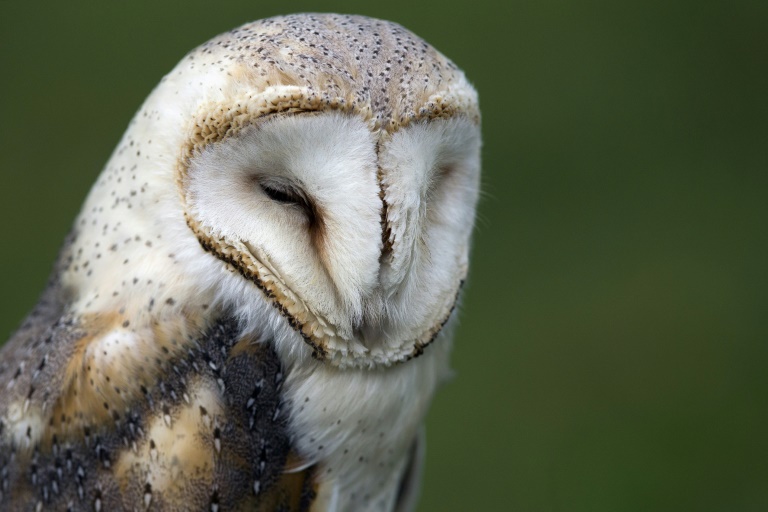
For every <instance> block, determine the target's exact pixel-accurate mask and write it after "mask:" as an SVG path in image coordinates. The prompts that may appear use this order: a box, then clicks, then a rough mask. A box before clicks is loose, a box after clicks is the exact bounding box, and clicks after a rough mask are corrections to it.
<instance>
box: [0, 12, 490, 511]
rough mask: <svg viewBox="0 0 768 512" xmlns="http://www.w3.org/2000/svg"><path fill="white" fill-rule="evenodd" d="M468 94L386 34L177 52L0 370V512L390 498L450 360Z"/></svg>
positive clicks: (327, 34) (408, 42)
mask: <svg viewBox="0 0 768 512" xmlns="http://www.w3.org/2000/svg"><path fill="white" fill-rule="evenodd" d="M479 122H480V114H479V108H478V102H477V94H476V92H475V90H474V89H473V88H472V86H471V85H470V84H469V82H468V81H467V79H466V78H465V76H464V74H463V73H462V71H461V70H459V69H458V68H457V67H456V65H454V64H453V63H452V62H451V61H449V60H448V59H447V58H446V57H444V56H443V55H442V54H440V53H439V52H437V51H436V50H435V49H434V48H432V47H431V46H430V45H428V44H427V43H426V42H424V41H423V40H421V39H419V38H418V37H417V36H415V35H414V34H412V33H410V32H409V31H407V30H406V29H404V28H402V27H401V26H399V25H396V24H394V23H390V22H387V21H380V20H375V19H370V18H365V17H360V16H342V15H332V14H302V15H291V16H285V17H277V18H271V19H266V20H262V21H257V22H254V23H249V24H246V25H244V26H242V27H240V28H237V29H235V30H232V31H231V32H228V33H225V34H222V35H220V36H218V37H216V38H214V39H212V40H211V41H209V42H207V43H205V44H204V45H202V46H201V47H199V48H197V49H196V50H193V51H192V52H191V53H189V54H188V55H187V56H186V57H185V58H184V59H183V60H182V61H181V62H180V63H179V64H178V65H177V67H176V68H175V69H174V70H172V71H171V73H170V74H168V75H167V76H166V77H165V78H163V80H162V81H161V82H160V84H159V85H158V86H157V87H156V89H155V90H154V91H153V92H152V94H151V95H150V96H149V98H148V99H147V100H146V102H145V103H144V104H143V106H142V107H141V108H140V109H139V111H138V113H137V114H136V116H135V117H134V119H133V120H132V121H131V122H130V125H129V127H128V129H127V131H126V133H125V135H124V136H123V138H122V140H121V141H120V142H119V144H118V146H117V148H116V149H115V151H114V153H113V155H112V156H111V158H110V160H109V161H108V163H107V164H106V167H105V168H104V170H103V172H102V174H101V175H100V176H99V178H98V180H97V182H96V183H95V185H94V186H93V188H92V190H91V192H90V194H89V195H88V197H87V199H86V201H85V204H84V206H83V208H82V211H81V213H80V214H79V216H78V218H77V219H76V221H75V224H74V227H73V229H72V231H71V233H70V235H69V236H68V238H67V239H66V241H65V243H64V246H63V249H62V251H61V254H60V257H59V259H58V261H57V263H56V265H55V269H54V272H53V274H52V278H51V279H50V282H49V285H48V287H47V289H46V290H45V292H44V293H43V295H42V297H41V299H40V302H39V304H38V305H37V306H36V307H35V308H34V310H33V311H32V312H31V314H30V315H29V317H28V318H27V319H26V321H25V322H24V323H23V324H22V326H21V327H20V329H19V330H18V332H16V333H15V334H14V335H13V336H12V338H11V339H10V340H9V341H8V342H7V343H6V344H5V346H4V347H3V348H2V357H1V359H0V389H2V391H1V392H0V393H1V394H0V509H2V510H30V511H32V510H88V511H97V512H98V511H100V510H105V511H106V510H110V511H114V510H210V511H227V510H245V509H248V510H259V511H267V510H291V511H294V510H312V511H321V510H323V511H389V510H397V511H402V510H412V509H413V507H414V503H415V500H416V494H417V491H418V481H419V477H420V471H421V465H422V454H423V446H424V445H423V443H424V439H423V434H422V433H421V432H422V424H423V421H424V416H425V413H426V411H427V408H428V406H429V403H430V401H431V399H432V397H433V394H434V392H435V389H436V387H438V385H439V384H440V383H441V381H443V380H444V379H445V377H446V375H447V374H448V373H449V370H448V367H449V351H450V345H451V339H450V338H451V336H450V330H451V326H452V325H453V324H454V317H455V314H454V313H453V312H454V309H455V305H456V302H457V300H458V298H459V294H460V290H461V287H462V283H463V282H464V279H465V277H466V274H467V266H468V257H469V256H468V255H469V243H470V235H471V230H472V225H473V219H474V212H475V207H476V202H477V196H478V188H479V185H478V182H479V173H480V163H479V162H480V156H479V155H480V130H479Z"/></svg>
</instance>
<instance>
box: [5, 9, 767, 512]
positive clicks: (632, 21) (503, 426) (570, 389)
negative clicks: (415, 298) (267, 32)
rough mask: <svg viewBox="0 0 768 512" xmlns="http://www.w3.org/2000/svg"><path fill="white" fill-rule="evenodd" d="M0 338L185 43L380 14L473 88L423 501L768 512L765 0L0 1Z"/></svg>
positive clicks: (452, 505) (489, 506)
mask: <svg viewBox="0 0 768 512" xmlns="http://www.w3.org/2000/svg"><path fill="white" fill-rule="evenodd" d="M0 7H1V8H2V15H1V17H0V76H1V77H2V78H1V79H0V80H1V83H2V89H1V90H0V102H1V103H0V107H1V112H2V115H1V116H0V148H1V150H0V173H2V174H0V176H2V185H0V218H1V219H2V226H3V233H4V235H3V242H2V243H3V250H2V254H0V283H2V293H1V294H0V304H1V305H2V314H0V333H2V336H3V337H5V336H7V335H8V334H10V332H11V331H12V330H13V329H14V328H15V327H16V326H17V325H18V323H19V322H20V321H21V319H22V318H23V316H24V315H25V314H26V312H27V311H28V310H29V309H30V307H31V306H32V305H33V304H34V303H35V301H36V298H37V295H38V293H39V292H40V291H41V290H42V288H43V285H44V283H45V280H46V278H47V274H48V271H49V269H50V267H51V264H52V262H53V260H54V257H55V255H56V252H57V249H58V247H59V244H60V242H61V240H62V239H63V237H64V235H65V233H66V232H67V230H68V229H69V227H70V224H71V222H72V220H73V218H74V217H75V215H76V213H77V211H78V209H79V206H80V204H81V202H82V200H83V199H84V197H85V195H86V193H87V191H88V189H89V186H90V185H91V183H92V182H93V181H94V180H95V178H96V176H97V174H98V173H99V171H100V168H101V166H102V165H103V164H104V163H105V162H106V160H107V158H108V156H109V154H110V152H111V151H112V148H113V147H114V145H115V144H116V143H117V141H118V138H119V137H120V136H121V134H122V132H123V130H124V129H125V127H126V125H127V123H128V121H129V119H130V118H131V116H132V114H133V113H134V111H135V110H136V109H137V108H138V106H139V105H140V103H141V102H142V101H143V99H144V97H145V96H146V95H147V94H148V93H149V92H150V90H151V89H152V87H153V86H154V85H155V84H156V83H157V82H158V80H159V79H160V77H162V76H163V74H164V73H166V72H168V71H170V69H171V68H172V67H173V66H174V65H175V64H176V62H177V61H178V60H179V59H180V58H181V57H182V56H183V55H184V54H185V52H187V51H188V50H190V49H191V48H192V47H194V46H196V45H198V44H200V43H202V42H204V41H205V40H207V39H208V38H210V37H212V36H213V35H215V34H217V33H219V32H222V31H224V30H227V29H230V28H233V27H234V26H236V25H239V24H242V23H244V22H246V21H249V20H253V19H257V18H262V17H267V16H271V15H275V14H280V13H285V12H296V11H305V10H313V11H339V12H357V13H362V14H367V15H371V16H377V17H383V18H389V19H393V20H395V21H398V22H400V23H402V24H404V25H405V26H406V27H408V28H410V29H411V30H413V31H415V32H416V33H417V34H419V35H421V36H422V37H424V38H425V39H426V40H428V41H429V42H431V43H432V44H433V45H435V46H436V47H437V48H439V49H440V50H441V51H442V52H443V53H445V54H446V55H448V56H449V57H451V58H452V59H453V60H454V61H455V62H456V63H457V64H458V65H459V66H460V67H462V68H463V69H464V70H465V71H466V72H467V75H468V76H469V78H470V80H472V81H473V82H474V83H475V85H476V86H477V88H478V89H479V91H480V98H481V104H482V108H483V130H484V137H485V146H484V173H485V174H484V178H483V181H484V184H485V185H484V189H485V191H486V194H485V196H484V198H483V200H482V204H481V207H480V219H479V221H478V226H477V233H476V243H475V249H474V261H473V271H472V275H471V281H470V284H469V288H468V290H467V293H466V296H465V300H464V306H463V311H462V323H461V326H460V329H459V332H458V337H457V345H456V350H455V354H454V365H455V368H456V371H457V378H456V379H455V380H454V381H453V382H452V383H450V384H449V385H447V386H446V387H445V388H444V389H443V390H442V392H441V393H440V395H439V396H438V398H437V400H436V402H435V404H434V407H433V409H432V411H431V414H430V417H429V425H428V432H429V435H428V441H429V442H428V445H429V446H428V459H427V469H426V476H425V481H424V488H423V499H422V501H421V505H420V508H419V510H421V511H465V510H511V511H550V510H553V511H554V510H562V511H580V510H583V511H635V510H636V511H648V510H675V511H680V510H697V511H703V510H712V511H752V510H754V511H757V510H768V376H767V375H766V369H767V368H768V336H766V334H768V328H767V327H768V325H767V324H768V314H767V313H768V311H767V310H768V293H767V292H768V272H767V271H766V268H767V266H766V255H767V253H768V251H767V250H766V249H768V222H767V221H768V2H764V1H758V0H754V1H742V2H707V1H678V2H669V1H642V2H640V1H637V2H632V3H627V2H564V1H560V2H557V1H532V0H529V1H520V2H508V3H501V2H499V3H483V2H479V1H473V2H459V1H454V0H445V1H443V2H437V1H431V2H424V1H418V0H408V1H403V0H388V1H387V2H381V3H379V4H376V5H374V4H363V3H362V2H353V1H336V2H332V1H331V2H324V3H320V2H307V1H304V0H297V1H294V2H291V3H290V4H286V7H284V8H282V7H279V3H278V2H272V3H266V2H264V3H259V2H252V1H250V2H220V3H215V4H214V3H211V2H200V1H188V2H183V3H182V2H173V3H165V4H159V3H155V2H151V3H150V2H130V3H128V2H119V3H118V2H109V3H106V2H103V3H98V4H97V3H96V2H89V3H83V4H78V3H72V2H60V3H55V4H54V3H49V4H47V5H41V4H37V3H35V2H28V3H22V2H18V1H16V2H10V1H0Z"/></svg>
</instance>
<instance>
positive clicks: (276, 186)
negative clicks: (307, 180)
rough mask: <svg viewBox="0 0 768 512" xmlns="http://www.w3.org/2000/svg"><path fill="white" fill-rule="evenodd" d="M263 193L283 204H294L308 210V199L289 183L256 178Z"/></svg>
mask: <svg viewBox="0 0 768 512" xmlns="http://www.w3.org/2000/svg"><path fill="white" fill-rule="evenodd" d="M256 183H257V184H258V186H259V188H260V189H261V191H262V192H264V194H265V195H266V196H267V197H268V198H269V199H271V200H272V201H274V202H275V203H279V204H282V205H285V206H296V207H300V208H302V209H304V210H309V201H307V198H306V197H305V196H304V193H303V192H301V191H300V190H299V189H297V188H296V187H294V186H293V185H291V184H283V183H279V182H276V181H274V180H258V179H257V180H256Z"/></svg>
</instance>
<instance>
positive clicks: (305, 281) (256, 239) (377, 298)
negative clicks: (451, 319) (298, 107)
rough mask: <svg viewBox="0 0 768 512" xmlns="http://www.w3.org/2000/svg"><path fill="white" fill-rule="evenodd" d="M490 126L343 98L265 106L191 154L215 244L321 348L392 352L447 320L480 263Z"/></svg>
mask: <svg viewBox="0 0 768 512" xmlns="http://www.w3.org/2000/svg"><path fill="white" fill-rule="evenodd" d="M478 153H479V134H478V129H477V126H476V125H475V124H474V123H473V122H471V121H470V120H468V119H466V118H465V117H456V118H449V119H441V118H438V119H424V120H421V121H418V122H415V123H413V124H412V125H410V126H407V127H404V128H403V129H401V130H398V131H397V132H396V133H394V134H389V133H387V132H380V131H379V132H377V131H375V130H372V129H371V126H370V124H369V123H367V122H366V121H365V120H364V119H362V118H361V117H359V116H355V115H354V114H350V113H344V112H339V111H334V110H329V111H325V112H301V113H285V114H276V115H271V116H266V117H264V118H261V119H257V120H255V122H254V123H252V124H249V125H248V126H247V127H246V128H245V129H243V130H242V132H240V133H239V134H238V135H237V136H235V137H232V138H230V139H228V140H224V141H222V142H219V143H215V144H211V145H208V146H207V147H206V148H205V149H203V150H202V151H201V152H200V153H199V154H197V155H195V156H194V157H193V158H191V159H190V160H189V165H188V167H187V168H186V172H185V173H184V178H183V180H182V189H183V193H184V196H185V199H186V205H187V215H188V218H189V222H190V226H191V227H192V229H193V230H194V232H195V233H196V236H197V237H198V238H199V239H200V241H201V243H202V244H203V246H204V247H205V248H206V249H208V250H209V251H210V252H211V253H212V254H214V255H215V256H216V257H218V258H219V259H222V260H224V261H226V262H227V263H229V264H230V265H232V267H234V269H236V270H237V272H238V273H239V274H240V275H241V276H242V277H243V278H245V279H248V280H250V281H252V282H253V283H255V284H256V287H258V288H260V291H258V292H257V293H259V294H262V293H266V296H267V298H268V300H270V301H272V302H273V304H274V305H275V306H276V307H277V308H279V309H280V311H281V312H283V314H284V315H285V316H286V317H287V318H288V320H289V322H290V323H291V324H292V325H293V327H294V328H295V329H296V330H297V331H298V332H299V333H300V334H301V335H302V337H303V338H304V339H305V340H306V341H307V342H308V343H309V344H310V345H311V346H312V348H313V349H314V351H315V356H316V357H318V358H321V359H325V358H328V359H331V360H338V361H339V362H342V361H344V360H346V361H348V362H351V361H356V360H359V361H365V363H366V364H367V363H369V362H376V363H379V362H381V363H391V362H394V361H397V360H402V359H406V358H408V357H411V356H413V355H416V354H417V352H418V351H419V350H421V348H422V347H423V346H424V345H426V344H427V343H429V341H431V339H432V338H433V337H434V336H435V335H436V334H437V333H438V332H439V330H440V328H441V326H442V324H443V323H444V322H445V321H446V320H447V318H448V316H449V314H450V312H451V310H452V308H453V305H454V303H455V301H456V298H457V293H458V289H459V287H460V286H461V282H462V280H463V279H464V276H465V274H466V269H467V258H468V239H469V234H470V229H471V226H472V218H473V211H474V205H475V202H476V198H477V177H478V162H479V154H478Z"/></svg>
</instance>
